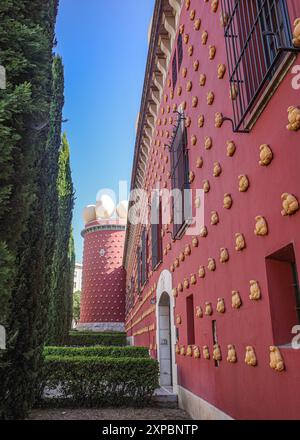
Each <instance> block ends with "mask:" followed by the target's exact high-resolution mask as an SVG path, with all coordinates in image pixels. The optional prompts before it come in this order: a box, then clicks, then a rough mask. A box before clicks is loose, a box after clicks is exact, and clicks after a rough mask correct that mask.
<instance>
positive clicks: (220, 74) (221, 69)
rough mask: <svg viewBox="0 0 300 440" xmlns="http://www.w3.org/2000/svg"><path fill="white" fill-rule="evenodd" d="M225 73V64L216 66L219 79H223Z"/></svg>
mask: <svg viewBox="0 0 300 440" xmlns="http://www.w3.org/2000/svg"><path fill="white" fill-rule="evenodd" d="M225 73H226V66H225V64H219V65H218V78H219V79H222V78H224V75H225Z"/></svg>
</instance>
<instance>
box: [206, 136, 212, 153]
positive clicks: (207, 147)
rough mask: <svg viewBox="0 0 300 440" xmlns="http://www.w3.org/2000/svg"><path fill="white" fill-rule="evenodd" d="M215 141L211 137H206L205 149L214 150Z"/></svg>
mask: <svg viewBox="0 0 300 440" xmlns="http://www.w3.org/2000/svg"><path fill="white" fill-rule="evenodd" d="M212 145H213V141H212V138H211V137H210V136H205V138H204V148H205V150H210V149H211V148H212Z"/></svg>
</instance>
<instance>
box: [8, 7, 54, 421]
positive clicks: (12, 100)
mask: <svg viewBox="0 0 300 440" xmlns="http://www.w3.org/2000/svg"><path fill="white" fill-rule="evenodd" d="M57 6H58V1H57V0H43V1H42V2H41V1H39V0H1V4H0V21H1V27H0V48H1V52H0V58H1V63H2V65H3V66H4V67H5V68H6V73H7V88H6V90H1V91H0V261H1V273H0V292H1V297H2V302H3V304H4V307H3V309H1V311H0V324H2V325H4V326H5V327H6V330H7V350H6V351H4V352H1V353H0V366H2V368H0V384H1V386H0V417H1V418H23V417H24V416H25V415H26V413H27V411H28V409H29V408H30V407H31V405H32V403H33V400H34V390H35V384H36V378H37V375H38V371H39V367H40V364H41V354H42V349H43V344H44V339H45V332H46V323H47V320H46V317H47V311H48V299H47V296H46V295H45V294H44V293H45V280H46V270H45V267H46V257H45V254H46V252H45V250H46V242H47V241H46V239H45V237H46V228H45V217H46V202H47V197H46V191H45V188H47V187H48V171H49V170H48V169H47V168H46V167H45V151H46V146H47V139H48V132H49V121H50V102H51V85H52V72H51V65H52V58H53V56H52V48H53V44H54V25H55V19H56V14H57ZM8 365H9V368H8V367H7V366H8Z"/></svg>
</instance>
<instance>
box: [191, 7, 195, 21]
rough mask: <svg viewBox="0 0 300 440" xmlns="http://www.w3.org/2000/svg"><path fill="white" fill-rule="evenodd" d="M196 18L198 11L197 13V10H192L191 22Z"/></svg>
mask: <svg viewBox="0 0 300 440" xmlns="http://www.w3.org/2000/svg"><path fill="white" fill-rule="evenodd" d="M195 17H196V11H195V9H192V10H191V12H190V19H191V21H194V20H195Z"/></svg>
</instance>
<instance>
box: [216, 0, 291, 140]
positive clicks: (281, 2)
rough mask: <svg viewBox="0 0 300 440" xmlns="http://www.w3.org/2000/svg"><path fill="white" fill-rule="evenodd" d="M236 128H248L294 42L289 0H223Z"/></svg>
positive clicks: (242, 129)
mask: <svg viewBox="0 0 300 440" xmlns="http://www.w3.org/2000/svg"><path fill="white" fill-rule="evenodd" d="M222 10H223V13H224V14H226V16H227V17H228V19H227V25H226V27H225V40H226V51H227V60H228V67H229V77H230V88H231V90H233V93H234V95H235V99H233V100H232V103H233V116H234V130H235V131H247V130H248V125H249V122H250V118H251V116H252V115H251V111H252V110H253V109H254V107H255V105H256V104H257V103H258V101H259V99H260V98H261V96H262V94H263V92H264V91H265V90H266V88H267V87H268V85H269V84H270V81H271V80H272V79H273V77H274V75H275V74H276V73H277V72H278V70H279V66H280V64H281V63H282V61H283V59H284V56H285V53H286V52H288V51H289V52H292V51H293V52H294V51H296V50H297V49H295V47H294V46H293V44H292V33H291V24H290V18H289V14H288V9H287V5H286V0H251V1H249V0H222Z"/></svg>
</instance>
